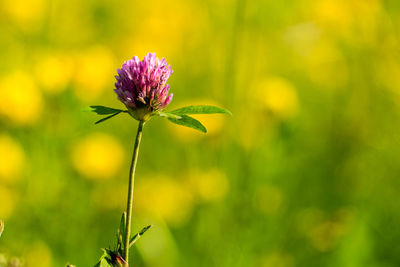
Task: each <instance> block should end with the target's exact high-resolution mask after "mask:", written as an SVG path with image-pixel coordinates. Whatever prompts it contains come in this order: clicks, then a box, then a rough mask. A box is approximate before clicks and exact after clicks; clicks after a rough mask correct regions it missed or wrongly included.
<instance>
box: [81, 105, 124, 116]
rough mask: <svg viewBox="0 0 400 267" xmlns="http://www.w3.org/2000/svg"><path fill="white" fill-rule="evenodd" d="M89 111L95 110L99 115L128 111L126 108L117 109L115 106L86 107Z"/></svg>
mask: <svg viewBox="0 0 400 267" xmlns="http://www.w3.org/2000/svg"><path fill="white" fill-rule="evenodd" d="M86 110H87V111H92V112H95V113H96V114H99V115H108V114H114V113H117V112H118V113H120V112H126V111H125V110H122V109H115V108H109V107H104V106H90V109H86Z"/></svg>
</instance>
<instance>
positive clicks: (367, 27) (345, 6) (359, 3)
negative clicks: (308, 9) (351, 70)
mask: <svg viewBox="0 0 400 267" xmlns="http://www.w3.org/2000/svg"><path fill="white" fill-rule="evenodd" d="M312 4H313V5H312V6H314V15H315V19H316V22H317V23H318V25H320V26H322V27H323V28H324V29H328V30H330V31H333V32H335V33H337V34H339V35H341V36H343V37H345V38H346V39H348V40H350V41H352V42H356V43H357V42H360V41H366V42H371V41H374V39H375V38H376V33H377V25H378V24H377V23H378V21H379V14H380V12H381V4H380V1H379V0H368V1H365V0H353V1H348V0H322V1H317V2H312Z"/></svg>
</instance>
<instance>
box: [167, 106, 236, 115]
mask: <svg viewBox="0 0 400 267" xmlns="http://www.w3.org/2000/svg"><path fill="white" fill-rule="evenodd" d="M170 113H172V114H176V115H184V114H217V113H221V114H229V115H232V113H231V112H230V111H229V110H227V109H224V108H220V107H216V106H209V105H198V106H187V107H183V108H179V109H175V110H173V111H171V112H170Z"/></svg>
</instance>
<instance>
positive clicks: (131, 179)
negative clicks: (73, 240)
mask: <svg viewBox="0 0 400 267" xmlns="http://www.w3.org/2000/svg"><path fill="white" fill-rule="evenodd" d="M143 125H144V121H139V126H138V129H137V134H136V140H135V146H134V147H133V155H132V162H131V167H130V170H129V189H128V202H127V205H126V229H125V240H124V241H125V242H124V259H125V261H126V262H128V263H129V239H130V236H131V223H132V206H133V190H134V186H135V170H136V163H137V159H138V155H139V146H140V141H141V140H142V131H143Z"/></svg>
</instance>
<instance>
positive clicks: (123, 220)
mask: <svg viewBox="0 0 400 267" xmlns="http://www.w3.org/2000/svg"><path fill="white" fill-rule="evenodd" d="M125 228H126V212H124V213H122V216H121V222H120V224H119V234H120V235H121V236H125Z"/></svg>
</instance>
